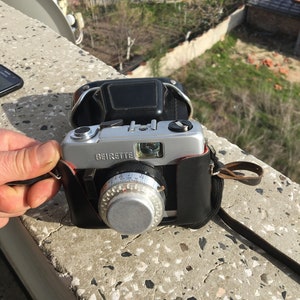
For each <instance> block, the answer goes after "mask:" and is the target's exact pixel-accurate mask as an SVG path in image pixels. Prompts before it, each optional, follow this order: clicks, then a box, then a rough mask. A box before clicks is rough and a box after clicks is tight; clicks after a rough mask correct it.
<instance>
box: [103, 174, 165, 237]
mask: <svg viewBox="0 0 300 300" xmlns="http://www.w3.org/2000/svg"><path fill="white" fill-rule="evenodd" d="M162 190H163V187H161V186H160V185H159V184H158V182H157V181H156V180H155V179H154V178H152V177H150V176H148V175H145V174H141V173H137V172H127V173H122V174H118V175H115V176H113V177H112V178H110V179H109V180H108V181H107V182H106V184H105V185H104V186H103V188H102V191H101V193H100V198H99V207H98V209H99V213H100V216H101V218H102V220H103V221H104V222H105V223H106V225H107V226H109V227H111V228H113V229H115V230H116V231H118V232H120V233H122V234H139V233H142V232H144V231H147V230H149V229H151V228H154V227H156V226H157V225H158V224H159V223H160V222H161V220H162V218H163V213H164V203H165V194H164V192H163V191H162Z"/></svg>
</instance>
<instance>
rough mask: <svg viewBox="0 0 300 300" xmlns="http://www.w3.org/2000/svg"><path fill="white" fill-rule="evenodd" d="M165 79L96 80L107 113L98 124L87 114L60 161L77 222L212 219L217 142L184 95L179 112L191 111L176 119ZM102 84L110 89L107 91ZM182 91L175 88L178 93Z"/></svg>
mask: <svg viewBox="0 0 300 300" xmlns="http://www.w3.org/2000/svg"><path fill="white" fill-rule="evenodd" d="M166 80H167V79H163V80H161V79H140V80H130V79H124V80H118V81H117V82H115V81H105V82H100V83H99V82H98V83H97V86H98V88H97V89H95V90H94V91H93V96H92V97H93V98H94V99H93V100H94V101H95V102H97V101H98V103H97V109H98V110H99V114H97V113H96V115H97V116H96V117H99V115H100V114H102V115H101V118H100V119H98V121H99V124H96V125H94V124H90V123H91V120H92V118H90V119H88V120H86V121H84V120H83V119H81V120H82V122H83V123H82V124H80V125H81V126H79V127H76V128H75V129H74V130H72V131H71V132H69V133H68V134H67V135H66V137H65V139H64V140H63V142H62V144H61V145H62V151H63V161H62V162H61V163H60V166H59V169H60V173H61V174H62V181H63V185H64V189H65V193H66V197H67V200H68V204H69V208H70V213H71V220H72V222H73V224H75V225H77V226H79V227H84V228H107V227H110V228H113V229H115V230H116V231H118V232H120V233H122V234H139V233H142V232H144V231H147V230H149V229H152V228H154V227H156V226H157V225H162V224H165V225H167V224H170V225H171V224H176V225H181V226H188V227H193V228H198V227H201V226H202V225H204V224H205V223H206V222H207V221H208V220H209V218H210V216H211V212H212V209H213V204H212V203H211V172H210V171H211V167H210V166H211V158H210V150H209V148H208V147H207V146H206V144H205V138H204V135H203V131H202V126H201V124H200V123H199V122H197V121H194V120H192V119H189V120H188V116H187V115H186V114H187V113H190V112H191V109H190V107H189V106H190V103H186V100H185V99H180V100H177V101H181V102H182V103H184V105H185V106H186V107H185V110H183V112H182V111H181V112H179V114H182V113H183V114H184V115H185V116H186V118H184V119H181V118H174V119H169V116H170V115H171V116H172V117H174V116H175V117H176V115H174V110H173V108H174V102H175V100H174V99H173V100H172V99H167V100H166V97H167V94H168V93H167V91H166V88H165V86H164V83H165V82H166ZM137 83H138V88H137V89H136V90H135V89H134V88H133V87H134V86H135V85H136V84H137ZM103 84H104V85H106V86H104V87H103ZM170 84H172V83H170ZM120 86H121V88H120ZM126 86H127V87H128V86H129V89H128V91H129V92H128V94H127V93H126V90H127V89H126ZM143 86H145V89H146V90H147V89H148V92H150V94H149V97H150V96H151V95H152V96H151V97H153V98H152V99H150V100H149V97H147V95H146V94H144V91H143ZM149 87H150V88H149ZM119 88H120V90H119ZM168 88H169V87H168ZM101 89H102V90H101ZM176 89H177V87H176ZM103 90H106V92H107V90H108V93H107V94H106V96H105V93H104V92H103ZM109 90H110V91H112V90H113V92H111V93H110V92H109ZM87 91H88V90H87ZM158 91H159V92H158ZM172 92H173V89H172ZM181 93H183V92H182V91H180V92H178V91H176V96H174V97H173V98H175V97H178V95H180V97H181ZM87 94H88V93H87ZM87 94H86V95H87ZM103 95H104V96H103ZM107 95H109V96H107ZM141 95H144V97H142V96H141ZM90 96H91V95H90ZM90 96H89V97H90ZM168 96H169V97H170V95H168ZM118 97H119V98H120V99H117V98H118ZM185 97H186V96H185ZM99 98H101V100H99ZM131 100H132V101H133V102H132V101H131ZM81 101H87V100H86V99H84V100H81ZM166 101H171V102H173V103H172V105H169V104H166ZM90 102H91V101H87V102H86V103H90ZM100 102H102V103H101V104H99V103H100ZM116 102H118V105H116ZM80 105H82V103H81V104H80ZM120 106H121V107H122V109H118V108H119V107H120ZM171 106H172V107H173V108H172V109H170V107H171ZM77 107H79V106H77ZM94 109H95V107H94ZM176 109H178V106H177V108H176ZM84 110H85V111H87V109H86V107H85V108H84ZM166 110H167V111H166ZM171 111H172V112H171ZM176 113H178V112H176ZM78 114H79V113H78V111H77V112H76V113H73V117H74V116H75V115H76V122H73V123H76V124H77V123H78V120H79V118H78ZM88 114H90V112H88ZM134 115H135V116H136V119H135V118H133V116H134ZM129 120H130V121H129ZM136 120H138V121H136ZM73 121H74V120H73ZM80 122H81V121H80Z"/></svg>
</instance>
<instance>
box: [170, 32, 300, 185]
mask: <svg viewBox="0 0 300 300" xmlns="http://www.w3.org/2000/svg"><path fill="white" fill-rule="evenodd" d="M235 41H236V38H235V37H234V36H233V35H230V36H228V37H227V38H226V39H225V41H224V42H219V43H218V44H217V45H215V46H214V47H213V48H212V49H211V50H210V51H208V52H207V53H205V54H204V55H203V56H201V57H199V58H197V59H195V60H194V61H192V62H191V63H190V64H189V65H188V66H186V67H184V68H183V69H181V70H180V71H179V72H176V74H174V75H172V77H174V78H175V79H177V80H178V81H180V82H182V83H183V85H184V86H185V88H186V90H187V91H188V93H189V96H190V97H191V99H192V101H193V103H194V108H195V117H196V118H197V119H198V120H199V121H200V122H201V123H203V124H204V125H205V126H207V127H208V128H209V129H211V130H213V131H215V132H216V133H217V134H218V135H220V136H224V137H226V138H228V139H229V140H230V141H231V142H233V143H235V144H237V145H239V146H240V147H241V148H243V149H245V150H246V151H248V152H250V153H251V154H253V155H255V156H257V157H258V158H260V159H262V160H263V161H265V162H267V163H269V164H270V165H272V166H273V167H275V168H276V169H278V170H280V171H281V172H283V173H284V174H286V175H288V176H289V177H290V178H292V179H294V180H295V181H298V182H300V168H299V167H300V153H299V151H298V149H300V123H299V116H300V101H299V97H300V84H292V83H290V82H288V81H287V80H285V79H284V78H283V77H281V76H279V75H278V74H275V73H274V72H272V71H271V70H270V69H268V68H267V67H265V66H260V67H259V68H257V67H255V66H254V65H250V64H246V63H245V62H243V61H242V60H241V59H240V58H234V57H235V56H234V54H235V47H234V45H235ZM276 86H279V87H280V89H276V88H275V87H276Z"/></svg>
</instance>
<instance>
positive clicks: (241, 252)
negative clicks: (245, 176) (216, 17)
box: [0, 2, 300, 300]
mask: <svg viewBox="0 0 300 300" xmlns="http://www.w3.org/2000/svg"><path fill="white" fill-rule="evenodd" d="M0 20H1V39H2V41H3V42H2V43H1V45H0V48H1V49H0V51H1V63H2V64H4V65H7V66H8V67H10V68H12V69H13V70H15V71H16V72H17V73H18V74H19V75H21V76H22V77H23V79H24V81H25V85H24V87H23V88H22V89H21V90H19V91H17V92H15V93H12V94H9V95H7V96H6V97H3V98H1V100H0V101H1V110H0V116H1V118H0V123H1V127H6V128H10V129H14V130H19V131H22V132H24V133H26V134H27V135H29V136H32V137H35V138H37V139H40V140H42V141H43V140H47V139H49V138H55V139H57V140H58V141H61V140H62V138H63V136H64V134H65V133H66V132H67V131H69V130H70V126H69V125H68V120H67V116H68V113H69V111H70V107H71V100H72V93H73V92H74V90H75V89H76V88H78V87H79V86H81V85H83V84H84V83H86V82H88V81H93V80H99V79H107V78H118V77H121V76H120V75H119V74H118V73H117V72H116V71H115V70H114V69H112V68H111V67H109V66H107V65H105V64H104V63H103V62H101V61H99V60H98V59H97V58H95V57H93V56H90V55H89V54H88V53H86V52H84V51H83V50H82V49H80V48H78V47H77V46H75V45H73V44H71V43H70V42H68V41H67V40H66V39H64V38H62V37H60V36H58V35H57V34H56V33H54V32H53V31H51V30H50V29H48V28H47V27H46V26H44V25H43V24H41V23H39V22H37V21H35V20H32V19H29V18H27V17H25V16H23V15H22V14H20V13H18V12H17V11H14V10H13V9H11V8H9V7H8V6H7V5H4V4H3V3H2V2H0ZM205 135H206V136H207V138H208V140H209V143H210V144H211V145H213V146H214V147H215V149H216V151H217V153H218V156H219V158H220V160H222V161H223V162H231V161H235V160H247V161H253V162H256V163H259V164H260V165H261V166H262V167H263V168H264V171H265V176H264V178H263V181H262V183H261V184H260V185H259V186H255V187H249V186H245V185H242V184H240V183H237V182H234V181H226V184H225V191H224V197H223V207H224V208H225V209H226V210H227V211H228V212H229V213H230V214H231V215H232V216H233V217H235V218H237V219H238V220H240V221H242V222H243V223H244V224H245V225H247V226H249V227H251V228H252V229H253V230H254V231H255V232H257V233H258V234H260V235H261V236H262V237H264V238H265V239H267V240H268V241H269V242H270V243H271V244H273V245H275V246H276V247H278V248H279V249H281V250H282V251H284V252H285V253H287V254H288V255H290V256H291V257H292V258H294V259H295V260H297V261H300V253H299V242H300V235H299V230H300V220H299V215H300V214H299V213H300V187H299V185H298V184H296V183H294V182H292V181H291V180H290V179H289V178H286V177H285V176H283V175H282V174H280V173H279V172H277V171H276V170H274V169H273V168H271V167H270V166H268V165H266V164H265V163H263V162H261V161H259V160H257V159H256V158H255V157H253V156H251V155H247V154H246V153H245V152H244V151H243V150H241V149H240V148H238V147H237V146H236V145H233V144H231V143H230V142H228V141H227V140H225V139H223V138H220V137H218V136H216V135H215V134H214V133H213V132H211V131H209V130H207V129H205ZM271 150H272V149H271V147H270V151H271ZM208 188H209V187H208ZM22 221H23V224H24V225H25V227H26V228H27V229H28V231H29V232H30V234H31V235H32V237H33V238H34V240H35V241H36V243H37V244H38V245H39V247H40V249H41V251H42V252H43V253H44V254H45V256H46V257H47V258H48V259H49V262H50V263H51V264H52V265H53V266H54V267H55V269H56V270H57V272H58V276H59V277H63V278H66V279H67V280H69V282H70V288H72V289H73V290H74V291H75V293H76V295H77V296H78V298H81V299H90V300H93V299H149V298H153V299H299V285H298V282H297V281H299V278H298V277H296V276H295V275H294V274H293V273H292V272H291V271H290V270H288V269H287V268H285V267H284V266H282V265H280V264H278V263H277V262H275V261H274V260H272V259H271V258H270V257H268V256H267V255H265V253H263V252H262V251H261V250H260V249H258V248H257V247H255V246H253V245H252V244H250V243H249V242H248V241H246V240H244V239H242V238H241V237H240V236H239V235H238V234H236V233H235V232H232V231H231V230H228V229H227V228H226V227H225V226H224V225H223V224H222V222H220V220H219V219H218V218H215V219H214V220H212V221H211V222H209V223H208V224H207V225H206V226H205V227H203V228H200V229H198V230H191V229H184V228H181V227H174V226H171V227H168V226H164V227H158V228H157V229H155V230H153V231H151V232H149V233H145V234H143V235H137V236H122V235H120V234H118V233H116V232H114V231H112V230H109V229H106V230H84V229H79V228H76V227H74V226H72V224H71V223H70V220H69V215H68V206H67V203H66V200H65V196H64V193H63V192H60V193H59V194H58V195H57V196H56V197H55V198H54V199H53V200H51V201H49V202H48V203H46V204H45V205H43V206H41V207H39V208H38V209H34V210H31V211H29V212H28V213H27V214H26V216H24V217H23V218H22ZM12 238H13V236H12ZM20 251H21V249H20ZM42 275H43V274H41V276H42Z"/></svg>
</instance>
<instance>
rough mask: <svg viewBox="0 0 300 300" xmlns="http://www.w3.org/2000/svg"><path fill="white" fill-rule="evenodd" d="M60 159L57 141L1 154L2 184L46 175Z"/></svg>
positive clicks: (0, 178)
mask: <svg viewBox="0 0 300 300" xmlns="http://www.w3.org/2000/svg"><path fill="white" fill-rule="evenodd" d="M59 158H60V151H59V144H58V143H57V142H56V141H49V142H46V143H43V144H37V145H34V146H31V147H28V148H23V149H20V150H15V151H3V152H0V184H5V183H7V182H10V181H16V180H25V179H31V178H34V177H37V176H40V175H43V174H46V173H47V172H49V171H51V170H52V169H53V168H54V167H55V166H56V164H57V162H58V160H59Z"/></svg>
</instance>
